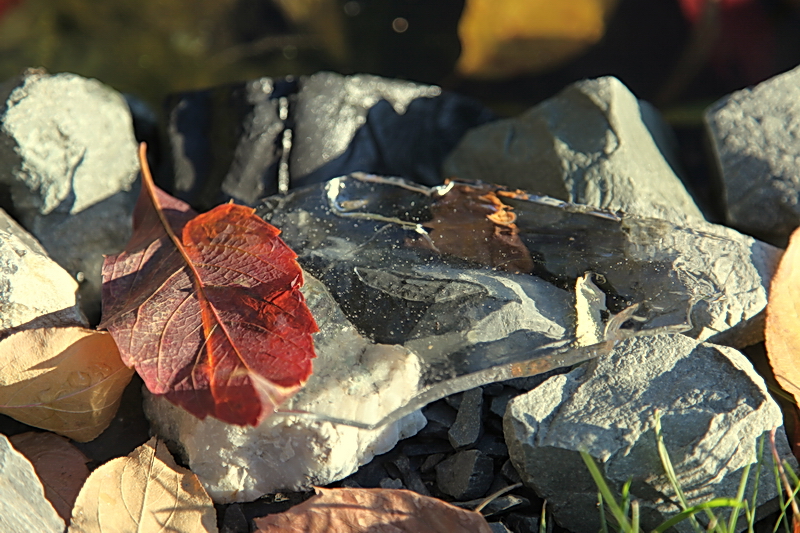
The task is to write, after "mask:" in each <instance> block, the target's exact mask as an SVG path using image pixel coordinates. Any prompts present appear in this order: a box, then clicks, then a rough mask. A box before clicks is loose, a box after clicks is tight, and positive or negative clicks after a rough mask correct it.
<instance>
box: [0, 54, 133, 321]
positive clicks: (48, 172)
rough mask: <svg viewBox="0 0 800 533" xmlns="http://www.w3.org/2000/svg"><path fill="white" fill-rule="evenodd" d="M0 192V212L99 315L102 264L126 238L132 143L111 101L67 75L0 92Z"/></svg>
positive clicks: (127, 124)
mask: <svg viewBox="0 0 800 533" xmlns="http://www.w3.org/2000/svg"><path fill="white" fill-rule="evenodd" d="M0 95H3V96H1V97H2V101H3V106H2V107H0V141H2V142H0V183H2V184H5V186H6V187H8V188H9V191H10V195H11V201H12V204H13V205H9V206H5V207H6V208H7V209H9V210H10V211H11V212H13V213H14V215H15V216H16V217H17V219H18V220H19V221H20V223H21V224H22V225H23V226H24V227H25V228H26V229H28V231H30V232H31V233H33V235H35V236H36V238H37V239H39V241H40V242H41V243H42V245H43V246H44V247H45V249H46V250H47V252H48V254H49V255H50V257H52V258H53V259H54V260H55V261H56V262H57V263H59V264H60V265H61V266H62V267H64V268H65V269H66V270H67V271H68V272H69V273H70V274H71V275H72V276H73V277H76V278H78V279H80V280H81V287H80V294H81V304H82V306H83V308H84V311H85V312H86V314H87V315H89V316H90V317H92V319H93V321H94V322H96V321H97V320H99V314H100V283H101V280H100V267H101V265H102V262H103V256H104V255H107V254H113V253H116V252H118V251H120V250H121V249H122V247H124V246H125V243H126V242H127V241H128V238H129V236H130V233H131V212H132V210H133V205H134V203H135V201H136V193H135V192H134V191H131V188H132V186H133V183H134V181H135V180H136V178H137V174H138V171H139V164H138V161H137V159H136V146H137V143H136V139H134V136H133V125H132V121H131V116H130V112H129V110H128V106H127V104H126V102H125V100H124V99H123V98H122V96H121V95H119V94H118V93H116V92H115V91H114V90H112V89H111V88H109V87H106V86H104V85H102V84H101V83H99V82H98V81H96V80H90V79H86V78H82V77H80V76H77V75H75V74H55V75H49V74H47V73H45V72H43V71H34V70H29V71H27V72H26V73H25V74H23V76H22V77H21V78H19V79H14V80H11V81H10V82H7V83H6V84H5V85H4V87H3V88H0Z"/></svg>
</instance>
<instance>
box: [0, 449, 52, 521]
mask: <svg viewBox="0 0 800 533" xmlns="http://www.w3.org/2000/svg"><path fill="white" fill-rule="evenodd" d="M0 473H1V475H0V531H4V532H5V531H36V532H37V533H38V532H42V533H50V532H52V533H61V532H62V531H64V521H63V520H62V519H61V518H60V517H59V516H58V513H56V511H55V509H53V506H52V504H51V503H50V502H49V501H47V499H46V498H45V496H44V488H43V487H42V483H41V481H40V480H39V478H38V476H37V475H36V471H35V470H34V468H33V465H32V464H31V462H30V461H29V460H28V458H27V457H25V456H24V455H23V454H22V453H20V452H19V451H18V450H16V449H15V448H14V447H13V446H12V445H11V442H10V441H9V440H8V438H7V437H6V436H5V435H2V434H0Z"/></svg>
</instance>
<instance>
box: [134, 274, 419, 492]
mask: <svg viewBox="0 0 800 533" xmlns="http://www.w3.org/2000/svg"><path fill="white" fill-rule="evenodd" d="M303 292H304V293H305V295H306V299H307V303H308V305H309V308H311V310H312V313H313V314H314V316H315V317H316V318H317V321H318V326H319V328H320V332H319V333H318V334H317V335H316V337H315V343H316V350H317V359H316V360H315V361H314V374H312V376H311V378H310V379H309V381H308V383H307V384H306V386H305V387H304V388H303V389H302V390H301V391H300V392H299V393H298V394H297V395H296V396H295V397H294V398H292V400H291V401H290V402H288V403H287V404H286V405H285V406H284V409H285V410H299V411H307V412H310V413H317V414H320V415H326V416H329V417H335V418H341V419H356V420H361V421H364V422H367V423H371V422H377V421H378V420H379V419H380V418H382V417H383V416H384V415H386V414H388V413H389V412H391V411H393V410H394V409H396V408H398V407H399V406H400V405H402V404H404V403H406V402H407V401H408V399H409V398H411V397H412V396H414V395H415V393H416V391H417V384H418V382H419V379H420V367H419V363H418V361H417V358H416V356H415V355H414V354H413V353H411V352H409V351H408V350H406V349H405V348H403V347H402V346H388V345H380V344H372V343H370V342H369V341H368V340H366V339H364V338H363V337H361V336H360V335H359V334H358V333H357V332H356V330H355V328H353V326H352V325H350V324H349V322H347V319H346V318H345V317H344V315H342V313H341V311H340V310H339V307H338V305H337V304H336V302H335V301H334V300H333V298H332V297H331V296H330V294H329V293H328V292H327V290H326V289H325V288H324V286H323V285H322V284H321V283H319V282H318V281H316V280H314V279H313V278H311V277H310V276H308V275H306V285H305V287H304V289H303ZM145 395H146V400H145V412H146V413H147V416H148V418H150V421H151V422H152V424H153V427H154V428H155V431H156V432H157V433H158V435H159V436H160V437H162V438H165V439H167V440H171V441H174V442H176V443H178V447H179V449H180V450H181V452H182V454H183V456H184V458H185V459H186V460H187V461H188V463H189V466H190V468H191V470H192V471H193V472H194V473H195V474H197V476H198V477H199V478H200V481H201V483H203V486H204V487H205V488H206V490H207V491H208V493H209V494H210V495H211V497H212V498H213V499H214V501H215V502H218V503H229V502H234V501H250V500H254V499H256V498H258V497H259V496H262V495H264V494H269V493H274V492H278V491H281V490H302V489H307V488H309V487H310V486H311V485H326V484H328V483H332V482H334V481H337V480H339V479H342V478H344V477H346V476H348V475H350V474H352V473H353V472H355V471H356V469H357V468H358V467H359V466H360V465H362V464H365V463H367V462H369V461H370V460H371V459H372V458H373V457H374V456H375V455H377V454H381V453H385V452H387V451H389V450H391V449H392V448H393V447H394V445H395V444H396V443H397V441H398V440H400V439H402V438H405V437H409V436H411V435H414V434H416V433H417V432H418V431H419V430H420V429H422V428H423V427H424V426H425V423H426V421H425V417H424V416H423V415H422V413H420V412H419V411H416V412H414V413H413V414H411V415H409V416H406V417H405V418H403V419H401V420H400V421H398V422H396V423H393V424H388V425H386V426H384V427H382V428H379V429H376V430H363V429H358V428H355V427H352V426H346V425H342V424H332V423H331V422H328V421H322V420H319V419H314V418H311V417H300V416H285V415H275V416H273V417H271V418H268V419H267V420H265V421H264V422H263V423H262V424H261V425H260V426H258V427H239V426H234V425H230V424H226V423H223V422H220V421H219V420H215V419H212V418H208V419H206V420H204V421H201V420H199V419H197V418H195V417H194V416H192V415H190V414H189V413H187V412H186V411H184V410H183V409H181V408H179V407H175V406H173V405H172V404H170V403H169V402H167V401H166V400H164V399H163V398H160V397H154V396H152V395H150V394H147V393H146V394H145Z"/></svg>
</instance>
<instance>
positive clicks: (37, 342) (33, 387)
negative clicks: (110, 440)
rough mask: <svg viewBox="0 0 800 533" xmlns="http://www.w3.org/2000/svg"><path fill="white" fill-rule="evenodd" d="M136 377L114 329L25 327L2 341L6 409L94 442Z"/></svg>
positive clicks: (0, 389) (0, 393)
mask: <svg viewBox="0 0 800 533" xmlns="http://www.w3.org/2000/svg"><path fill="white" fill-rule="evenodd" d="M132 376H133V370H132V369H130V368H127V367H126V366H125V365H124V364H123V363H122V359H120V356H119V351H118V350H117V345H116V344H115V343H114V340H113V339H112V338H111V335H109V334H108V333H105V332H99V331H94V330H90V329H85V328H80V327H69V328H41V329H28V330H23V331H19V332H17V333H14V334H12V335H11V336H9V337H6V338H5V339H3V340H2V341H0V413H3V414H6V415H8V416H10V417H12V418H15V419H16V420H19V421H20V422H24V423H25V424H29V425H31V426H36V427H39V428H42V429H47V430H50V431H53V432H55V433H58V434H60V435H64V436H65V437H69V438H71V439H74V440H77V441H80V442H86V441H90V440H92V439H94V438H95V437H97V436H98V435H99V434H100V433H102V432H103V430H105V429H106V428H107V427H108V425H109V424H110V423H111V420H112V419H113V418H114V415H115V414H116V412H117V408H118V407H119V402H120V398H121V396H122V392H123V390H124V389H125V386H126V385H127V384H128V383H129V382H130V380H131V377H132Z"/></svg>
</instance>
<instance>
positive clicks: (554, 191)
mask: <svg viewBox="0 0 800 533" xmlns="http://www.w3.org/2000/svg"><path fill="white" fill-rule="evenodd" d="M670 135H671V132H669V131H668V130H667V126H666V125H664V124H663V122H662V121H661V120H660V118H659V117H658V113H657V112H655V111H654V110H653V109H652V107H651V106H649V105H647V104H645V103H641V102H639V101H638V100H637V99H636V97H635V96H634V95H633V94H632V93H631V92H630V91H629V90H628V89H627V88H626V87H625V86H624V85H623V84H622V83H621V82H620V81H619V80H617V79H616V78H613V77H604V78H598V79H593V80H584V81H580V82H577V83H574V84H572V85H570V86H569V87H567V88H566V89H564V90H563V91H561V92H560V93H559V94H558V95H556V96H554V97H552V98H550V99H548V100H546V101H544V102H542V103H541V104H539V105H537V106H536V107H534V108H532V109H530V110H529V111H527V112H526V113H524V114H522V115H520V116H519V117H516V118H511V119H505V120H500V121H497V122H493V123H490V124H486V125H483V126H480V127H478V128H475V129H473V130H472V131H470V132H469V133H468V134H467V135H465V136H464V138H463V139H462V140H461V142H460V143H459V145H458V147H457V148H456V149H455V150H454V151H453V152H452V153H451V154H450V155H449V156H448V158H447V160H446V162H445V164H444V167H443V174H444V175H445V176H447V177H450V176H456V177H458V178H459V179H464V180H482V181H485V182H489V183H499V184H502V185H507V186H509V187H514V188H520V189H524V190H526V191H528V192H530V193H533V194H540V195H547V196H552V197H554V198H559V199H562V200H566V201H569V202H573V203H578V204H586V205H591V206H595V207H600V208H603V209H608V210H611V211H617V210H620V211H623V212H626V213H633V214H637V215H642V216H649V217H654V218H664V219H667V220H671V221H674V222H682V221H686V220H693V219H702V218H703V215H702V214H701V212H700V210H699V209H698V207H697V206H696V205H695V203H694V200H692V198H691V196H690V195H689V193H688V192H687V191H686V189H685V188H684V186H683V184H682V182H681V180H680V178H678V176H677V175H676V173H677V171H676V168H674V167H673V166H671V165H670V162H671V161H674V160H675V156H674V152H673V150H672V147H671V146H670Z"/></svg>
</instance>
